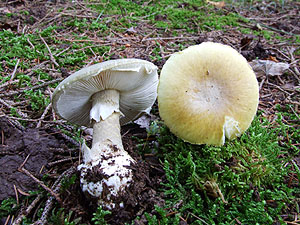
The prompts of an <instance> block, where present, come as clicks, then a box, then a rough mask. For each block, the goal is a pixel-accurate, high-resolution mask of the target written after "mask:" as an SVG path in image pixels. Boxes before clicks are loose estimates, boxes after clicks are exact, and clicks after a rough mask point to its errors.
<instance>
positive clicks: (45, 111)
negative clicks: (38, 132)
mask: <svg viewBox="0 0 300 225" xmlns="http://www.w3.org/2000/svg"><path fill="white" fill-rule="evenodd" d="M51 107H52V104H51V103H50V104H49V105H48V106H47V107H46V109H45V110H44V112H43V114H42V116H41V118H40V119H39V122H38V124H37V125H36V128H40V127H41V125H42V120H44V119H45V116H46V115H47V113H48V111H49V109H50V108H51Z"/></svg>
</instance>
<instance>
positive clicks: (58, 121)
mask: <svg viewBox="0 0 300 225" xmlns="http://www.w3.org/2000/svg"><path fill="white" fill-rule="evenodd" d="M0 101H1V99H0ZM1 117H5V118H7V119H11V120H13V121H18V120H22V121H28V122H38V121H39V119H29V118H19V117H14V116H7V115H0V118H1ZM41 122H42V123H52V124H63V123H64V122H65V121H64V120H57V121H46V120H41ZM22 130H24V129H22Z"/></svg>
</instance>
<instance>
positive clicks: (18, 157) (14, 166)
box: [0, 118, 62, 200]
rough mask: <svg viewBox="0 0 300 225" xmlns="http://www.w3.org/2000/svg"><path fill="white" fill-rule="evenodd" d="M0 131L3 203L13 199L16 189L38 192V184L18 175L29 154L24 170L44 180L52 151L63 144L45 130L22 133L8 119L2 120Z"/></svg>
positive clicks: (0, 187)
mask: <svg viewBox="0 0 300 225" xmlns="http://www.w3.org/2000/svg"><path fill="white" fill-rule="evenodd" d="M0 132H1V135H2V136H1V138H2V143H1V145H0V154H1V156H0V167H1V170H0V183H1V186H0V200H3V199H6V198H7V197H14V196H15V195H16V193H15V190H14V186H15V187H16V188H17V190H18V189H19V190H21V191H23V192H28V191H33V190H36V189H37V183H36V182H34V181H33V180H32V179H31V178H30V177H28V176H27V175H25V174H23V173H21V172H19V171H18V168H19V166H20V165H21V164H22V163H23V162H24V160H25V158H26V157H27V156H28V155H29V156H30V157H29V159H28V160H27V162H26V164H25V166H24V168H25V169H28V170H29V171H31V172H32V174H34V175H36V176H37V177H39V178H40V177H42V176H43V175H45V174H47V173H48V172H49V171H48V170H47V169H46V168H45V167H44V166H45V165H47V163H48V162H50V161H51V160H53V152H52V151H51V149H53V148H58V147H60V146H61V145H62V143H61V141H60V140H58V139H56V138H55V137H54V136H52V135H51V134H49V131H47V130H45V129H34V128H28V129H26V130H23V131H22V130H19V129H18V128H17V127H15V126H13V124H11V123H10V122H9V121H7V120H6V119H5V118H0Z"/></svg>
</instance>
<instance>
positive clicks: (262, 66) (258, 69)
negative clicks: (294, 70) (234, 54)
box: [249, 60, 290, 77]
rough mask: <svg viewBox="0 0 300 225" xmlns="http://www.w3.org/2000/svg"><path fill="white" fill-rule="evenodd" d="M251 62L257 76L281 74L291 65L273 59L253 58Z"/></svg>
mask: <svg viewBox="0 0 300 225" xmlns="http://www.w3.org/2000/svg"><path fill="white" fill-rule="evenodd" d="M249 64H250V66H251V67H252V69H253V70H254V72H255V73H256V77H262V76H269V75H270V76H280V75H282V74H283V73H284V72H285V71H286V70H287V69H288V68H289V67H290V65H289V64H288V63H282V62H278V63H277V62H274V61H271V60H253V61H251V62H250V63H249Z"/></svg>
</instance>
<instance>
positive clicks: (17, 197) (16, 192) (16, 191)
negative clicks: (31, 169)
mask: <svg viewBox="0 0 300 225" xmlns="http://www.w3.org/2000/svg"><path fill="white" fill-rule="evenodd" d="M14 191H15V195H16V200H17V205H19V203H20V202H19V194H18V190H17V187H16V185H14Z"/></svg>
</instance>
